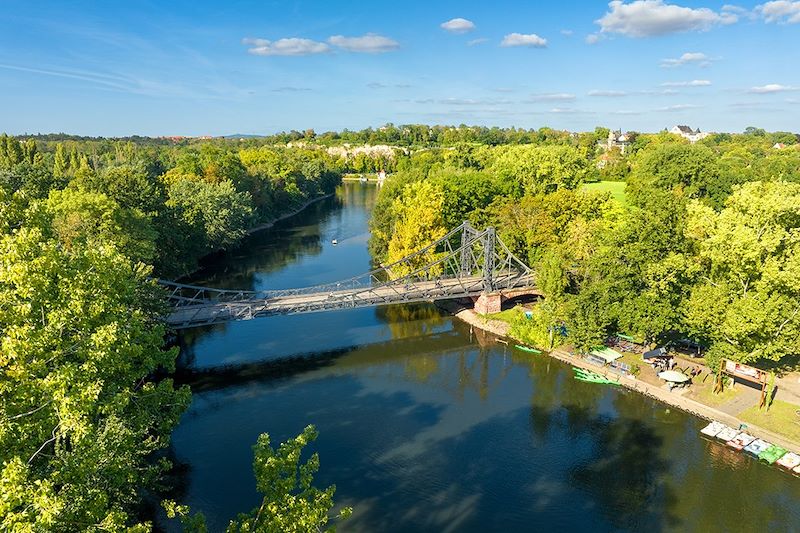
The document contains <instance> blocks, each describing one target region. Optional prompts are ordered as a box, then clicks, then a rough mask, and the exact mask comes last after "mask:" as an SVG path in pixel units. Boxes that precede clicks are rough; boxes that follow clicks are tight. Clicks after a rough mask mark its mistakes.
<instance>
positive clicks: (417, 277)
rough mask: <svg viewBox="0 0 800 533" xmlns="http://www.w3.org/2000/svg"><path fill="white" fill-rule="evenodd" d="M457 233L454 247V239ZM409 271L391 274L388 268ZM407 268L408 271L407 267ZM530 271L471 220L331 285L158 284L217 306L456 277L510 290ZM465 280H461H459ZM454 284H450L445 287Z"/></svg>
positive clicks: (176, 301) (174, 296)
mask: <svg viewBox="0 0 800 533" xmlns="http://www.w3.org/2000/svg"><path fill="white" fill-rule="evenodd" d="M459 234H460V239H459V240H458V241H457V242H458V246H457V247H454V245H453V241H455V240H456V239H455V237H456V236H457V235H459ZM428 254H433V255H435V257H434V258H433V260H430V261H429V262H428V263H426V264H424V265H423V266H421V267H417V266H416V261H417V260H418V259H419V258H420V257H427V256H428ZM393 270H394V271H401V270H402V271H406V272H407V273H406V274H404V275H402V276H398V277H394V276H392V272H393ZM409 270H410V271H409ZM531 276H532V271H531V269H530V268H529V267H528V266H526V265H525V264H524V263H523V262H522V261H520V260H519V259H518V258H517V257H515V256H514V254H513V253H511V251H510V250H509V249H508V247H506V246H505V244H504V243H503V242H502V241H501V240H500V239H497V238H496V237H495V233H494V229H493V228H486V229H484V230H483V231H479V230H477V229H475V228H473V227H472V226H471V225H470V224H469V222H464V223H463V224H461V225H460V226H458V227H457V228H455V229H453V230H452V231H450V232H448V233H447V234H446V235H444V236H443V237H442V238H441V239H438V240H437V241H435V242H433V243H431V244H430V245H428V246H426V247H424V248H422V249H420V250H417V251H416V252H414V253H412V254H409V255H408V256H406V257H404V258H402V259H400V260H398V261H395V262H393V263H391V264H388V265H383V266H381V267H379V268H376V269H374V270H372V271H370V272H367V273H365V274H362V275H360V276H355V277H353V278H350V279H347V280H342V281H338V282H334V283H325V284H320V285H314V286H310V287H302V288H297V289H280V290H264V291H246V290H231V289H216V288H208V287H201V286H198V285H190V284H182V283H175V282H169V281H160V282H159V283H160V284H161V285H162V286H164V287H165V289H166V290H167V291H168V298H169V300H170V302H172V304H173V305H174V306H176V307H185V306H202V305H216V304H219V303H236V302H251V301H254V300H274V299H281V298H290V297H294V296H303V295H311V294H319V293H327V294H330V297H331V298H332V299H336V298H338V297H342V298H345V297H346V298H351V299H352V298H359V297H361V296H364V295H366V296H368V295H369V293H370V292H372V293H375V291H378V290H381V289H386V288H390V289H391V290H394V291H396V293H397V294H398V295H401V294H404V293H408V289H407V287H408V286H410V285H411V284H414V283H419V282H425V281H433V282H436V281H443V280H456V282H457V283H456V284H457V285H459V288H460V289H462V290H463V291H466V292H469V293H474V292H475V290H476V280H475V278H476V277H478V278H480V279H481V280H482V283H483V284H484V288H487V287H485V285H486V284H487V283H488V284H489V285H491V286H490V287H488V289H490V290H496V289H502V288H511V287H515V286H519V285H520V284H521V283H530V279H531ZM462 281H463V283H462ZM448 286H449V287H451V289H452V287H453V285H452V284H449V285H448Z"/></svg>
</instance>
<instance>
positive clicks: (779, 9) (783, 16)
mask: <svg viewBox="0 0 800 533" xmlns="http://www.w3.org/2000/svg"><path fill="white" fill-rule="evenodd" d="M756 12H757V13H758V14H759V15H761V16H762V17H764V21H766V22H779V23H788V24H798V23H800V1H798V0H794V1H792V0H776V1H774V2H767V3H766V4H761V5H759V6H756Z"/></svg>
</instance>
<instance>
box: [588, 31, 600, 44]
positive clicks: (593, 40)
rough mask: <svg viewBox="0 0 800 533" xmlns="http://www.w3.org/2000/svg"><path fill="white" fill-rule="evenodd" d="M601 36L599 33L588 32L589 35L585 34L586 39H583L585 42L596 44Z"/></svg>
mask: <svg viewBox="0 0 800 533" xmlns="http://www.w3.org/2000/svg"><path fill="white" fill-rule="evenodd" d="M602 38H603V36H602V35H600V34H599V33H590V34H589V35H587V36H586V39H584V41H586V44H597V43H598V42H600V40H601V39H602Z"/></svg>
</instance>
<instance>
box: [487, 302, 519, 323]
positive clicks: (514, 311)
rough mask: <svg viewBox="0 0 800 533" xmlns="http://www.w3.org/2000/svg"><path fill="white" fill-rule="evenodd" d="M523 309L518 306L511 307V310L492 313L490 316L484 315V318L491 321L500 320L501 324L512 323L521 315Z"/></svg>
mask: <svg viewBox="0 0 800 533" xmlns="http://www.w3.org/2000/svg"><path fill="white" fill-rule="evenodd" d="M522 312H523V309H522V308H521V307H519V306H517V307H512V308H511V309H506V310H505V311H500V312H499V313H493V314H491V315H486V318H488V319H491V320H502V321H503V322H508V323H509V324H510V323H511V322H513V321H514V319H515V318H516V317H518V316H519V315H521V314H522Z"/></svg>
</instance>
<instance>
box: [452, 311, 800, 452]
mask: <svg viewBox="0 0 800 533" xmlns="http://www.w3.org/2000/svg"><path fill="white" fill-rule="evenodd" d="M437 305H438V306H439V307H440V308H442V309H444V310H445V311H447V312H449V313H451V314H453V316H455V317H456V318H458V319H459V320H462V321H464V322H466V323H467V324H469V325H470V326H472V327H475V328H478V329H481V330H483V331H487V332H489V333H492V334H494V335H497V336H498V337H507V338H509V339H512V340H513V341H514V342H523V341H521V340H520V339H516V338H514V337H513V336H512V335H511V334H510V329H511V327H510V325H509V324H508V323H507V322H504V321H502V320H495V319H491V318H487V317H484V316H481V315H479V314H478V313H476V312H475V311H474V310H472V309H471V308H468V307H465V306H463V305H461V304H458V303H457V302H453V301H446V302H437ZM545 356H550V357H553V358H555V359H558V360H560V361H563V362H564V363H567V364H569V365H572V366H574V367H578V368H583V369H586V370H591V371H593V372H597V373H600V374H603V375H604V376H607V377H609V378H611V379H615V380H618V381H619V384H620V385H621V386H623V387H625V388H627V389H629V390H632V391H635V392H638V393H640V394H644V395H645V396H649V397H651V398H653V399H655V400H658V401H660V402H662V403H665V404H667V405H669V406H671V407H675V408H677V409H680V410H682V411H685V412H687V413H689V414H692V415H694V416H697V417H698V418H702V419H705V420H718V421H720V422H722V423H723V424H727V425H728V426H731V427H733V428H738V427H740V426H742V425H745V426H746V428H747V429H746V431H747V432H748V433H750V434H751V435H754V436H755V437H758V438H760V439H763V440H765V441H768V442H771V443H773V444H777V445H779V446H782V447H784V448H786V449H787V450H789V451H793V452H795V453H800V442H798V441H795V440H792V439H790V438H788V437H785V436H783V435H780V434H777V433H775V432H774V431H771V430H769V429H766V428H763V427H760V426H758V425H754V424H752V423H750V422H745V421H744V420H742V419H740V418H737V417H735V416H733V415H731V414H728V413H725V412H723V411H721V410H719V409H716V408H715V407H712V406H709V405H706V404H704V403H701V402H698V401H696V400H693V399H691V398H687V397H685V396H683V395H682V393H681V392H676V391H669V390H666V389H665V388H663V387H661V386H656V385H652V384H650V383H646V382H644V381H642V380H640V379H637V378H636V377H634V376H630V375H626V376H620V375H618V374H615V373H612V372H609V371H608V370H607V369H604V368H601V367H598V366H597V365H593V364H591V363H589V362H588V361H586V360H585V359H583V358H581V357H579V356H577V355H574V354H573V353H572V352H570V351H568V350H566V349H564V348H557V349H555V350H553V351H551V352H543V353H542V355H540V356H539V355H534V356H532V357H545Z"/></svg>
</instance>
